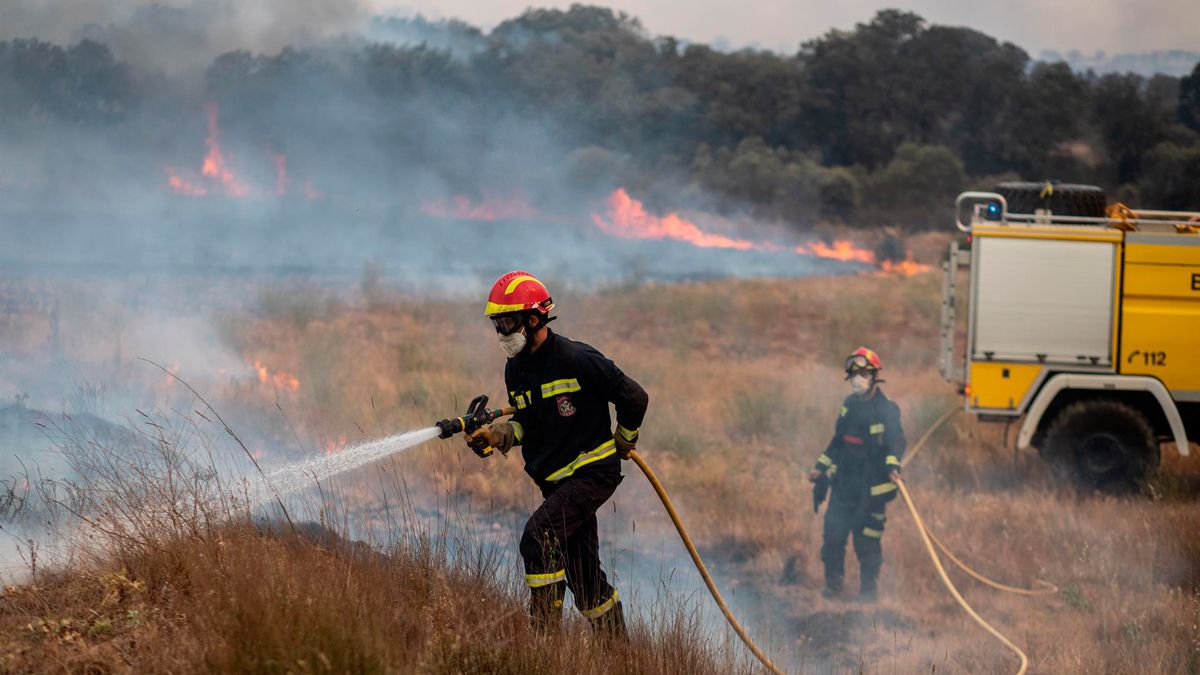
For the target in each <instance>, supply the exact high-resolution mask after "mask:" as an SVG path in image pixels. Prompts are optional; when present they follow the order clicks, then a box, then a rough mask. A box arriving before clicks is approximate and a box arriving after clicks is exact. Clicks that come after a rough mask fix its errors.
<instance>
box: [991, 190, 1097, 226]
mask: <svg viewBox="0 0 1200 675" xmlns="http://www.w3.org/2000/svg"><path fill="white" fill-rule="evenodd" d="M1052 187H1053V189H1051V190H1046V183H1044V182H1042V183H1000V184H999V185H997V186H996V192H998V193H1000V194H1001V195H1003V196H1004V200H1005V201H1006V202H1008V212H1009V213H1033V212H1034V211H1036V210H1038V209H1047V210H1049V211H1050V212H1051V213H1053V214H1055V215H1059V216H1086V217H1088V218H1103V217H1104V214H1105V208H1106V207H1107V205H1108V202H1107V199H1106V198H1105V196H1104V190H1101V189H1100V188H1098V187H1096V186H1094V185H1076V184H1074V183H1056V184H1054V185H1053V186H1052Z"/></svg>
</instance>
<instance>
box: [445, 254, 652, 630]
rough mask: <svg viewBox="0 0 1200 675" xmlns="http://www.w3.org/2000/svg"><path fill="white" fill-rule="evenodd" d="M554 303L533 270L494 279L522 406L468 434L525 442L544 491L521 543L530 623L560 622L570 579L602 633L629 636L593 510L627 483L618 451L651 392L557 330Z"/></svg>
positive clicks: (510, 372) (486, 441)
mask: <svg viewBox="0 0 1200 675" xmlns="http://www.w3.org/2000/svg"><path fill="white" fill-rule="evenodd" d="M553 308H554V303H553V301H552V300H551V298H550V293H549V291H547V290H546V287H545V285H543V284H542V282H540V281H538V280H537V279H536V278H534V276H533V275H531V274H529V273H528V272H520V271H517V272H510V273H508V274H505V275H504V276H502V277H500V278H499V279H498V280H497V281H496V283H495V285H494V286H493V287H492V291H491V294H490V295H489V297H488V304H487V309H486V313H487V316H488V317H489V318H490V319H491V320H492V323H493V325H494V327H495V329H496V334H497V337H498V339H499V341H500V345H501V347H502V348H503V349H504V351H505V354H506V355H507V356H508V362H507V364H506V365H505V368H504V382H505V385H506V388H507V389H508V401H509V405H511V406H514V407H516V408H517V412H516V414H514V415H513V416H512V418H511V420H510V421H507V422H498V423H495V424H492V425H491V426H489V427H485V428H484V429H481V430H480V431H478V432H476V433H475V434H474V436H473V437H472V438H471V439H470V440H469V443H470V444H471V447H472V449H474V450H475V451H476V452H477V453H481V454H482V453H485V452H489V450H488V448H489V447H494V448H496V449H499V450H500V451H501V452H504V453H507V452H508V450H509V449H511V448H512V446H514V445H520V446H521V455H522V457H523V458H524V460H525V471H526V473H528V474H529V475H530V476H531V477H532V478H533V480H534V482H535V483H537V486H538V488H540V489H541V492H542V497H543V498H544V499H545V501H543V502H542V505H541V506H540V507H538V509H537V510H536V511H534V512H533V515H531V516H530V517H529V521H528V522H527V523H526V524H525V531H524V533H523V534H522V536H521V546H520V549H521V557H522V558H523V559H524V563H525V580H526V583H527V584H528V585H529V593H530V603H529V612H530V618H531V622H532V624H533V626H534V628H536V629H538V630H541V631H548V632H552V631H555V630H557V629H558V627H559V626H560V625H561V622H562V605H563V597H564V590H565V589H566V588H570V589H571V595H572V596H573V597H574V599H575V606H576V607H577V608H578V609H579V611H580V613H581V614H583V615H584V616H585V617H587V619H588V620H589V621H590V622H591V623H592V626H593V628H595V629H596V630H597V632H598V633H601V634H603V635H606V636H610V637H618V638H624V636H625V617H624V611H623V609H622V607H621V602H620V600H619V596H618V594H617V590H616V589H615V588H613V586H612V585H611V584H610V583H609V581H608V577H607V575H605V573H604V569H603V568H602V567H601V565H600V542H599V538H598V532H597V525H596V511H597V510H598V509H599V508H600V507H601V506H602V505H603V504H604V503H605V502H606V501H608V499H609V497H611V496H612V494H613V492H614V491H615V490H616V489H617V485H619V484H620V483H621V462H620V459H619V458H623V459H628V457H629V452H630V451H632V450H633V449H634V448H635V446H636V443H637V438H638V429H639V428H640V427H641V425H642V418H643V417H644V416H645V414H646V405H647V402H648V397H647V396H646V392H645V390H643V389H642V387H641V386H640V385H638V383H637V382H634V381H633V380H632V379H631V378H630V377H629V376H627V375H625V373H623V372H621V369H620V368H618V367H617V366H616V364H614V363H613V362H612V361H610V360H609V359H607V358H606V357H605V356H604V355H603V354H601V353H600V352H599V351H597V350H596V349H595V348H593V347H591V346H589V345H586V344H584V343H582V342H575V341H574V340H570V339H568V338H566V337H563V336H561V335H557V334H555V333H554V332H553V331H551V330H550V329H549V327H547V324H548V323H549V322H550V321H552V320H553V319H554V317H552V316H550V310H552V309H553ZM609 403H612V404H614V406H615V408H616V413H617V427H616V431H615V432H614V431H613V427H612V421H611V419H610V417H609V408H608V405H609Z"/></svg>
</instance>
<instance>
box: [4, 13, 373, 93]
mask: <svg viewBox="0 0 1200 675" xmlns="http://www.w3.org/2000/svg"><path fill="white" fill-rule="evenodd" d="M369 20H370V14H369V12H368V10H367V8H366V6H365V4H364V3H362V2H358V1H356V0H347V1H345V2H330V1H329V0H264V1H262V2H236V1H235V0H190V1H179V0H176V1H174V2H172V1H167V2H144V1H143V2H139V1H136V0H125V1H123V2H122V1H118V2H88V1H87V0H29V1H26V0H16V1H14V2H6V3H4V5H3V6H2V7H0V40H9V39H14V38H30V37H37V38H41V39H44V40H49V41H52V42H57V43H71V42H77V41H79V40H94V41H96V42H100V43H103V44H106V45H108V46H109V47H110V48H111V49H112V50H113V53H114V54H115V55H116V57H117V58H118V59H120V60H121V61H125V62H127V63H131V64H133V65H135V66H136V67H139V68H141V69H144V70H147V71H159V70H161V71H163V72H165V73H167V74H171V75H177V74H181V73H195V72H196V71H197V70H202V69H203V68H205V67H207V65H208V64H209V63H211V61H212V59H213V58H215V57H216V56H217V55H219V54H221V53H224V52H227V51H232V50H238V49H247V50H251V51H255V52H277V51H279V50H280V49H283V48H284V47H286V46H292V47H297V48H304V47H311V46H315V45H318V44H321V43H324V42H326V41H328V40H330V39H332V38H334V37H337V36H340V35H344V34H347V33H351V32H358V31H362V30H363V29H365V27H366V26H367V23H368V21H369Z"/></svg>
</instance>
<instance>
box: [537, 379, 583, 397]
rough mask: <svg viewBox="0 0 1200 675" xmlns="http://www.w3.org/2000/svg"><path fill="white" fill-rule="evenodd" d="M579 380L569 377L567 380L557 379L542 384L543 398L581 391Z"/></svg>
mask: <svg viewBox="0 0 1200 675" xmlns="http://www.w3.org/2000/svg"><path fill="white" fill-rule="evenodd" d="M579 390H580V386H579V380H577V379H575V378H573V377H572V378H568V379H565V380H555V381H553V382H547V383H546V384H543V385H542V398H550V397H551V396H558V395H560V394H570V393H571V392H575V391H579Z"/></svg>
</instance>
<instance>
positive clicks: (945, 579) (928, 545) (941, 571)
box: [896, 479, 1029, 675]
mask: <svg viewBox="0 0 1200 675" xmlns="http://www.w3.org/2000/svg"><path fill="white" fill-rule="evenodd" d="M896 485H897V486H899V487H900V496H902V497H904V503H905V504H906V505H907V506H908V511H909V513H911V514H912V517H913V522H915V523H916V524H917V532H919V533H920V535H921V541H923V542H924V543H925V550H927V551H928V552H929V559H930V560H932V561H933V566H934V567H935V568H937V572H938V576H940V577H941V578H942V583H943V584H945V586H946V590H948V591H950V595H951V596H953V597H954V599H955V601H957V602H958V604H959V606H960V607H962V608H963V611H965V612H966V613H967V615H968V616H970V617H971V618H972V619H974V620H975V623H977V624H979V625H980V626H983V629H984V630H986V631H987V632H989V633H991V634H992V637H994V638H996V639H997V640H999V641H1000V642H1002V643H1004V646H1005V647H1008V648H1009V649H1011V650H1012V651H1013V652H1014V653H1016V655H1017V657H1018V658H1020V659H1021V667H1020V668H1018V669H1017V675H1025V671H1026V670H1027V669H1028V668H1029V657H1028V656H1025V652H1023V651H1021V648H1020V647H1018V646H1016V645H1015V644H1013V642H1012V640H1009V639H1008V638H1006V637H1004V634H1003V633H1001V632H1000V631H998V630H996V629H995V628H993V627H992V624H990V623H988V622H987V621H984V620H983V617H981V616H979V614H977V613H976V612H975V610H974V609H972V608H971V605H969V604H967V601H966V600H964V599H963V596H962V594H961V593H959V592H958V589H957V588H955V587H954V582H952V581H950V575H948V574H946V568H945V567H943V566H942V561H941V559H940V558H938V554H937V551H935V550H934V548H933V541H932V540H931V539H930V538H929V532H928V531H926V529H925V522H924V521H923V520H921V514H920V513H918V512H917V507H916V506H914V505H913V501H912V496H911V495H909V494H908V487H906V486H905V484H904V479H900V480H898V481H896Z"/></svg>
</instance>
